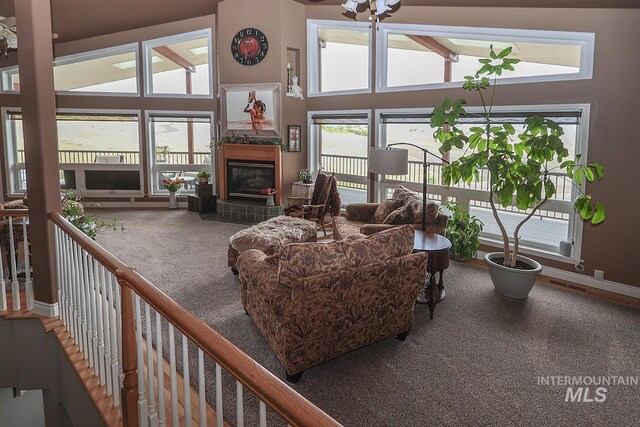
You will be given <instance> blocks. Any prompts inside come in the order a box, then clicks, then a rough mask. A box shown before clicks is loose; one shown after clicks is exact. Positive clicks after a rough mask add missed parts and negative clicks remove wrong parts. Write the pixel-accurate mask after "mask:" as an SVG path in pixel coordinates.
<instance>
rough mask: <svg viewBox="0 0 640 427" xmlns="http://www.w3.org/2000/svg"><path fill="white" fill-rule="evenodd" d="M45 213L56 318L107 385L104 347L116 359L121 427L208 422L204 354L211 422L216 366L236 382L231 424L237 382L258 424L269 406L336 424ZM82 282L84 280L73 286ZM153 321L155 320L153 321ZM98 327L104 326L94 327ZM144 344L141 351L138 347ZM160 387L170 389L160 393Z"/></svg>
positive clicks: (301, 420)
mask: <svg viewBox="0 0 640 427" xmlns="http://www.w3.org/2000/svg"><path fill="white" fill-rule="evenodd" d="M49 218H50V220H51V221H52V222H53V223H54V225H55V227H56V237H57V250H58V261H59V262H58V264H59V270H60V272H59V275H58V278H59V281H60V288H61V290H60V292H59V294H60V297H61V298H60V306H61V317H62V320H63V322H67V323H68V324H67V325H66V326H68V327H69V328H70V332H71V334H72V336H74V337H75V338H76V340H79V342H80V343H84V344H82V345H81V348H82V347H84V348H83V350H84V351H85V352H88V353H89V356H90V357H89V361H90V365H91V364H92V366H95V367H96V369H97V371H98V373H97V374H96V375H98V376H100V378H101V380H104V381H105V382H106V383H108V382H109V381H108V379H109V378H110V374H111V375H115V376H116V377H118V375H116V374H118V369H117V367H118V363H114V364H113V365H112V366H110V365H109V363H108V360H107V361H106V363H103V359H108V357H106V355H107V353H109V352H110V354H111V355H112V360H116V361H117V362H119V366H120V367H121V372H120V373H119V378H120V380H121V383H122V389H121V394H120V395H121V399H114V401H115V400H120V401H121V406H122V422H123V424H124V425H126V426H135V425H143V426H146V425H157V424H159V425H164V424H165V423H166V422H167V418H168V417H170V418H171V425H177V424H182V423H183V422H184V423H185V424H186V425H190V421H191V420H192V419H198V420H200V421H199V424H200V425H206V420H207V418H210V417H207V407H208V405H207V403H206V400H205V394H210V393H211V391H213V390H211V391H209V390H206V381H205V366H204V356H205V355H206V356H208V357H210V358H211V359H212V360H213V361H214V362H215V393H214V394H215V416H216V425H217V426H222V425H225V424H226V421H225V419H224V417H223V406H224V405H223V396H222V393H223V385H222V373H221V372H222V369H224V370H226V371H227V372H229V373H230V374H231V375H232V376H233V377H234V378H235V380H236V385H237V387H236V390H235V391H236V414H235V423H236V424H237V425H243V423H244V418H245V414H244V406H245V402H244V399H243V393H242V391H243V388H246V389H248V390H249V391H250V392H251V393H253V394H254V395H255V396H256V397H257V398H258V399H259V401H260V407H259V413H258V414H253V413H251V414H250V415H254V416H256V417H257V418H259V425H261V426H264V425H266V420H267V415H266V407H267V406H268V407H270V408H271V409H272V410H273V411H274V412H275V414H277V415H278V416H279V417H280V418H282V419H283V420H284V421H286V422H287V423H288V424H290V425H292V426H337V425H340V424H339V423H337V422H336V421H335V420H334V419H333V418H331V417H330V416H329V415H327V414H326V413H324V412H323V411H322V410H320V409H319V408H318V407H316V406H315V405H313V404H312V403H311V402H309V401H308V400H307V399H305V398H304V397H302V396H301V395H300V394H298V393H297V392H296V391H294V390H293V389H291V388H290V387H289V386H287V385H286V384H284V383H283V382H282V381H280V380H279V379H278V378H276V377H275V376H274V375H273V374H271V373H270V372H269V371H267V370H266V369H265V368H264V367H262V366H261V365H260V364H258V363H257V362H256V361H255V360H253V359H252V358H250V357H249V356H247V355H246V354H245V353H244V352H242V351H241V350H240V349H238V348H237V347H236V346H234V345H233V344H232V343H231V342H229V341H228V340H227V339H225V338H224V337H223V336H222V335H220V334H219V333H218V332H216V331H215V330H213V329H212V328H211V327H209V326H208V325H207V324H205V323H204V322H203V321H202V320H200V319H199V318H197V317H196V316H195V315H193V314H192V313H190V312H189V311H187V310H186V309H185V308H184V307H182V306H181V305H179V304H178V303H177V302H175V301H174V300H173V299H171V298H170V297H168V296H167V295H166V294H164V293H163V292H162V291H160V290H159V289H158V288H157V287H155V286H154V285H153V284H152V283H150V282H149V281H148V280H146V279H145V278H144V277H142V276H141V275H140V274H139V273H137V272H136V271H135V269H134V268H132V267H130V266H128V265H126V264H124V263H123V262H121V261H120V260H118V259H117V258H116V257H115V256H113V255H112V254H111V253H110V252H108V251H107V250H105V249H104V248H102V247H101V246H100V245H99V244H97V243H96V242H95V241H93V240H91V239H90V238H89V237H87V236H86V235H85V234H83V233H82V232H80V231H79V230H78V229H77V228H76V227H74V226H73V225H72V224H71V223H69V222H68V221H67V220H66V219H65V218H63V217H62V216H61V215H60V214H59V213H56V212H53V213H50V214H49ZM83 281H85V282H87V283H84V284H81V285H78V286H76V285H77V284H78V283H81V282H83ZM116 283H117V284H118V285H119V286H116ZM152 311H154V312H155V317H154V316H152V315H151V312H152ZM118 314H119V315H118ZM145 314H146V321H145ZM118 319H119V320H118ZM151 320H155V324H154V323H153V322H151ZM163 320H164V321H166V322H168V331H169V336H168V338H167V336H166V335H164V334H163V326H162V325H163ZM101 328H104V330H103V331H102V330H100V329H101ZM145 329H146V338H142V330H145ZM175 329H177V330H178V331H179V333H181V334H182V350H183V372H182V377H181V378H180V379H182V380H183V381H184V383H183V387H182V392H183V395H182V404H181V405H180V407H181V408H183V411H184V413H183V414H182V415H183V416H180V417H179V414H178V410H177V408H178V406H179V405H178V397H177V395H178V393H179V389H178V387H177V380H178V378H179V377H180V374H179V373H178V372H177V368H176V365H177V363H176V358H175V353H176V352H175V350H176V347H175V341H174V330H175ZM154 330H155V331H156V333H155V334H154V332H153V331H154ZM113 331H117V333H118V335H119V336H118V337H117V338H118V339H114V336H115V334H113ZM165 341H168V344H169V359H170V362H169V365H170V369H169V371H170V372H169V378H168V379H169V383H170V384H169V385H168V387H165V386H164V385H163V384H164V378H165V373H164V370H165V365H166V361H165V359H164V357H166V356H165V354H163V351H162V347H163V346H164V342H165ZM189 342H191V343H192V344H195V346H196V347H197V351H198V357H197V361H198V363H197V380H198V381H196V382H197V386H194V387H195V390H197V392H194V391H193V390H192V387H191V382H190V375H189V374H190V369H189V365H190V359H189ZM145 345H146V346H147V348H146V351H145V349H144V348H143V346H145ZM152 345H155V347H156V348H155V349H154V348H153V347H152ZM92 346H93V347H92ZM156 350H157V351H156ZM165 351H166V348H165ZM114 352H117V354H116V353H114ZM154 357H155V358H156V359H155V360H154ZM145 361H146V362H145ZM141 362H142V363H141ZM154 362H155V363H154ZM143 365H144V366H143ZM145 366H146V367H145ZM154 366H155V369H154ZM109 369H111V371H109ZM113 388H114V389H115V386H114V387H113ZM165 388H168V389H169V390H170V393H165V392H164V390H165ZM159 389H160V390H159ZM113 391H114V392H115V390H113ZM158 391H159V392H158ZM194 393H195V394H194ZM167 394H169V395H170V399H171V402H166V401H165V398H166V395H167ZM192 395H193V396H196V395H197V398H198V399H199V405H196V407H197V408H199V409H198V410H199V411H200V414H199V416H197V417H196V416H193V418H192V416H191V403H190V402H191V396H192ZM165 402H166V403H165ZM167 408H169V410H167ZM254 409H255V408H254ZM256 423H257V420H256Z"/></svg>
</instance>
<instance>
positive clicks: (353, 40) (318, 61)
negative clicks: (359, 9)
mask: <svg viewBox="0 0 640 427" xmlns="http://www.w3.org/2000/svg"><path fill="white" fill-rule="evenodd" d="M307 43H308V45H307V48H308V49H307V51H308V65H309V96H318V95H325V94H353V93H366V92H371V84H370V81H371V57H372V55H371V25H370V24H368V23H359V22H355V23H345V22H341V21H314V20H309V21H308V23H307Z"/></svg>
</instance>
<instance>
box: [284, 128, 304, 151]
mask: <svg viewBox="0 0 640 427" xmlns="http://www.w3.org/2000/svg"><path fill="white" fill-rule="evenodd" d="M301 134H302V126H300V125H289V126H287V142H288V144H287V149H288V150H289V151H294V152H295V151H300V150H301V148H302V147H301V145H302V143H301V138H300V135H301Z"/></svg>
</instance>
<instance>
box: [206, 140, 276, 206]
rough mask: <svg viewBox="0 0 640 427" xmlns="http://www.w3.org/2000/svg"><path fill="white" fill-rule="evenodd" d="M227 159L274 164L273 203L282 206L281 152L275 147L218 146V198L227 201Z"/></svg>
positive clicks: (250, 145) (253, 145)
mask: <svg viewBox="0 0 640 427" xmlns="http://www.w3.org/2000/svg"><path fill="white" fill-rule="evenodd" d="M227 159H233V160H262V161H271V162H275V175H276V195H275V202H276V204H278V205H281V204H282V152H281V151H280V147H279V146H277V145H255V144H222V145H219V146H218V182H219V183H220V198H221V199H222V200H226V199H228V194H229V193H228V189H227Z"/></svg>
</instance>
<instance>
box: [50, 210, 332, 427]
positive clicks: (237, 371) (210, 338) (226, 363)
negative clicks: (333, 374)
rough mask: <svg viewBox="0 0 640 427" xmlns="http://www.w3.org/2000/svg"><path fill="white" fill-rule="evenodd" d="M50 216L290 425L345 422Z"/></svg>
mask: <svg viewBox="0 0 640 427" xmlns="http://www.w3.org/2000/svg"><path fill="white" fill-rule="evenodd" d="M49 218H50V219H51V220H52V221H53V222H54V223H55V224H57V225H58V226H59V227H60V228H62V229H63V230H64V231H65V232H66V233H67V234H68V235H69V236H70V237H71V238H72V239H73V240H75V241H76V242H77V243H78V244H80V245H81V246H82V247H83V248H84V249H85V250H86V251H87V252H88V253H90V254H91V255H92V256H93V257H94V258H96V259H97V260H98V261H99V262H101V263H102V264H103V265H104V266H105V267H107V268H108V269H109V270H110V271H112V272H113V273H114V274H115V275H116V277H117V278H118V282H119V283H120V284H121V285H123V286H126V287H128V288H129V289H131V290H133V291H134V292H135V293H136V294H138V295H139V296H140V297H141V298H142V299H144V300H145V301H146V302H147V303H148V304H149V305H151V306H152V307H153V308H154V309H155V310H156V311H157V312H158V313H160V314H161V315H162V316H164V317H165V318H166V319H167V320H168V321H169V322H170V323H172V324H173V325H174V326H175V327H177V328H178V329H179V330H180V331H181V332H182V333H183V334H184V335H185V336H187V337H188V338H189V339H190V340H191V341H193V342H194V343H195V344H196V346H198V347H199V348H200V349H202V351H203V352H205V353H206V354H207V355H209V356H210V357H211V358H213V359H214V360H215V361H216V362H217V363H218V364H219V365H220V366H221V367H223V368H225V369H226V370H227V371H229V372H230V373H231V374H232V375H233V376H234V377H235V378H236V379H237V380H238V381H240V383H242V384H243V385H244V386H245V387H247V388H248V389H249V390H250V391H251V392H253V393H254V394H255V395H256V396H257V397H258V398H260V399H261V400H262V401H263V402H265V403H266V404H267V405H268V406H270V407H271V408H273V409H274V410H275V411H276V413H278V415H280V416H281V417H282V418H283V419H284V420H285V421H287V422H288V423H289V424H291V425H293V426H309V425H313V426H339V425H340V424H339V423H338V422H337V421H335V420H334V419H333V418H331V417H330V416H329V415H327V414H326V413H324V412H323V411H322V410H320V409H319V408H318V407H317V406H315V405H314V404H313V403H311V402H309V401H308V400H307V399H305V398H304V397H303V396H301V395H300V394H299V393H297V392H296V391H295V390H293V389H291V388H290V387H288V386H287V385H286V384H284V383H283V382H282V381H281V380H279V379H278V378H277V377H275V376H274V375H273V374H272V373H270V372H269V371H268V370H266V369H265V368H264V367H262V366H261V365H260V364H258V363H257V362H256V361H255V360H253V359H252V358H250V357H249V356H247V355H246V354H245V353H243V352H242V351H241V350H240V349H238V348H237V347H236V346H235V345H234V344H232V343H231V342H230V341H228V340H227V339H226V338H224V337H223V336H222V335H220V333H218V332H216V331H215V330H214V329H212V328H211V327H210V326H209V325H207V324H206V323H204V322H203V321H202V320H201V319H199V318H198V317H196V316H195V315H194V314H192V313H191V312H189V311H188V310H186V309H185V308H184V307H182V306H181V305H180V304H178V303H177V302H176V301H174V300H173V299H171V298H170V297H169V296H167V295H166V294H165V293H164V292H162V291H161V290H160V289H158V288H157V287H156V286H155V285H153V284H152V283H151V282H149V281H148V280H147V279H145V278H144V277H142V276H141V275H140V274H139V273H138V272H136V271H135V269H134V268H133V267H130V266H128V265H126V264H125V263H123V262H122V261H120V260H119V259H117V258H116V257H115V256H113V255H112V254H111V253H109V252H108V251H107V250H105V249H104V248H103V247H102V246H100V245H99V244H98V243H96V242H94V241H93V240H91V239H90V238H89V237H87V236H86V235H84V234H83V233H82V232H80V231H79V230H78V229H77V228H75V227H74V226H73V225H72V224H71V223H70V222H69V221H67V220H66V219H65V218H63V217H62V215H60V214H59V213H57V212H51V213H49Z"/></svg>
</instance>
